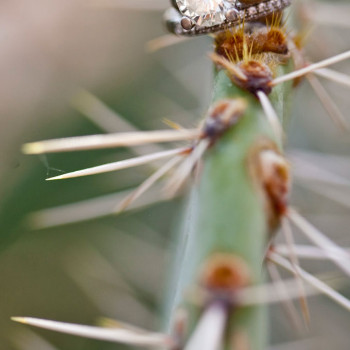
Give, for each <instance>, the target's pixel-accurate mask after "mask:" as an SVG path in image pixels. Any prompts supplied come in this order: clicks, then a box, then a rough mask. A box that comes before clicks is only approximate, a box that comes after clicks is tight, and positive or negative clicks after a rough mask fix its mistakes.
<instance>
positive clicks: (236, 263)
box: [200, 253, 252, 296]
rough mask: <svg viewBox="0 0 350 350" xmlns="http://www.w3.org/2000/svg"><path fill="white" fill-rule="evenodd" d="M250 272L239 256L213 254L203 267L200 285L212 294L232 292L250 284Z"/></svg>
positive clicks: (229, 293) (229, 294) (230, 293)
mask: <svg viewBox="0 0 350 350" xmlns="http://www.w3.org/2000/svg"><path fill="white" fill-rule="evenodd" d="M251 278H252V277H251V272H250V269H249V267H248V265H247V263H246V262H245V261H244V260H243V259H242V258H241V257H239V256H237V255H233V254H228V253H215V254H213V255H211V256H210V257H209V258H208V259H207V261H206V262H205V264H204V265H203V268H202V271H201V274H200V284H201V285H202V286H203V287H205V288H206V289H207V290H208V291H209V292H212V293H213V294H217V293H220V294H223V293H227V295H228V296H231V295H232V292H235V291H237V290H238V289H240V288H244V287H246V286H247V285H248V284H249V283H250V282H251Z"/></svg>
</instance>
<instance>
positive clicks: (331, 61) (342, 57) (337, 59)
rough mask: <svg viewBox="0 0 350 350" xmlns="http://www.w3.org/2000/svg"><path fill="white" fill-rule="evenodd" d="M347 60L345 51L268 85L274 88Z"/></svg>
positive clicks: (347, 55) (347, 52)
mask: <svg viewBox="0 0 350 350" xmlns="http://www.w3.org/2000/svg"><path fill="white" fill-rule="evenodd" d="M348 58H350V50H349V51H346V52H343V53H341V54H339V55H336V56H333V57H330V58H328V59H326V60H324V61H320V62H318V63H314V64H310V65H308V66H307V67H305V68H302V69H299V70H296V71H294V72H292V73H289V74H285V75H282V76H281V77H279V78H276V79H274V80H273V81H272V82H271V83H270V85H271V86H276V85H278V84H281V83H284V82H286V81H289V80H294V79H296V78H299V77H302V76H304V75H306V74H309V73H312V72H313V71H315V70H316V69H320V68H324V67H327V66H330V65H332V64H335V63H338V62H341V61H344V60H347V59H348Z"/></svg>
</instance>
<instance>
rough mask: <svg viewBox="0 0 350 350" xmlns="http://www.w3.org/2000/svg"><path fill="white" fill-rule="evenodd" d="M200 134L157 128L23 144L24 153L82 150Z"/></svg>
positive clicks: (183, 137)
mask: <svg viewBox="0 0 350 350" xmlns="http://www.w3.org/2000/svg"><path fill="white" fill-rule="evenodd" d="M199 136H200V131H199V130H198V129H190V130H159V131H140V132H127V133H115V134H107V135H88V136H78V137H68V138H62V139H53V140H47V141H39V142H33V143H27V144H24V145H23V147H22V151H23V153H25V154H42V153H53V152H68V151H82V150H90V149H103V148H116V147H130V146H137V145H144V144H148V143H159V142H173V141H186V140H193V139H195V138H197V137H199Z"/></svg>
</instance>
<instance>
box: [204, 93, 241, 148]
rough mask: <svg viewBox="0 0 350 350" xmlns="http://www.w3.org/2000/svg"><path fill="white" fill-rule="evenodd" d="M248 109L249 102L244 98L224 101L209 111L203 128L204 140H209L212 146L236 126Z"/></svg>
mask: <svg viewBox="0 0 350 350" xmlns="http://www.w3.org/2000/svg"><path fill="white" fill-rule="evenodd" d="M246 109H247V101H246V100H244V99H242V98H237V99H223V100H220V101H218V102H216V103H215V104H214V105H213V106H212V107H211V108H210V110H209V112H208V116H207V118H206V119H205V122H204V125H203V127H202V136H201V137H202V138H208V139H209V140H210V145H211V146H212V145H213V144H214V143H215V142H216V141H217V140H218V138H220V137H221V136H222V135H223V133H224V132H225V131H227V130H228V129H229V128H230V127H231V126H234V125H236V124H237V123H238V122H239V120H240V119H241V117H242V116H243V114H244V112H245V111H246Z"/></svg>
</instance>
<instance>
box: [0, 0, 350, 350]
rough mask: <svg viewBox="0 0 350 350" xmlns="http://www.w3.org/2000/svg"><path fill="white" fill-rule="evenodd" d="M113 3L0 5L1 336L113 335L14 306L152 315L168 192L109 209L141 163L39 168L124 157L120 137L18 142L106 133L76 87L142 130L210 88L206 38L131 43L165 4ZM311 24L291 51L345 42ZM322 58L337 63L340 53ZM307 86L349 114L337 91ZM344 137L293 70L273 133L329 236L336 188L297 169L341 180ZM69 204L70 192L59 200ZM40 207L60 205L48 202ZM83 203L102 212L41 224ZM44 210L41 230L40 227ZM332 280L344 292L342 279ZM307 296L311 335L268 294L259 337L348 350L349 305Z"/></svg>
mask: <svg viewBox="0 0 350 350" xmlns="http://www.w3.org/2000/svg"><path fill="white" fill-rule="evenodd" d="M125 3H126V1H118V0H115V1H113V0H111V1H104V2H103V1H78V0H75V1H72V0H70V1H68V0H45V1H44V0H32V1H30V2H28V1H24V0H11V1H4V2H2V3H1V4H0V33H1V34H0V76H1V85H0V122H1V131H0V132H1V137H0V150H1V151H0V193H1V196H0V230H1V236H0V248H1V251H0V278H1V281H2V283H1V287H0V349H17V350H29V349H31V350H33V349H35V350H50V349H62V350H63V349H67V350H68V349H75V350H83V349H84V350H88V349H118V348H122V347H121V346H119V345H116V344H109V343H103V342H98V341H93V340H87V339H82V338H77V337H73V336H66V335H61V334H55V333H52V332H47V331H37V330H32V329H29V327H25V326H22V325H18V324H14V323H12V322H11V321H10V319H9V318H10V317H11V316H17V315H19V316H35V317H42V318H48V319H55V320H61V321H67V322H77V323H86V324H93V323H95V322H96V320H97V319H98V318H99V317H101V316H105V317H110V318H116V319H120V320H123V321H126V322H130V323H133V324H135V325H138V326H142V327H145V328H148V329H159V327H160V321H159V320H160V315H161V309H162V302H163V299H164V294H165V290H166V282H167V280H168V278H169V276H168V274H169V271H170V270H169V266H170V263H171V256H172V254H173V252H174V248H175V245H176V232H175V231H176V227H177V225H178V220H179V218H180V217H181V210H182V209H181V208H182V206H181V204H182V201H181V199H178V200H174V201H171V202H161V203H156V204H154V205H150V206H147V207H146V208H142V210H141V209H140V210H134V211H130V212H127V213H124V214H122V215H120V216H118V217H117V216H115V215H108V213H110V212H111V211H112V209H113V208H114V207H115V205H116V204H117V199H116V198H117V197H116V196H117V195H116V194H117V193H118V191H122V190H125V189H129V188H132V187H134V186H135V185H137V184H138V183H140V182H141V181H142V180H143V179H144V178H145V177H146V176H148V175H149V174H150V173H151V171H152V169H151V168H150V167H147V166H145V167H140V168H136V169H133V170H132V171H120V172H118V173H109V174H104V175H96V176H91V177H87V178H78V179H72V180H64V181H57V182H46V181H45V178H47V177H49V176H55V175H59V174H60V173H62V172H67V171H73V170H78V169H81V168H84V167H89V166H94V165H99V164H103V163H106V162H110V161H115V160H118V159H124V158H126V157H129V156H132V155H133V153H132V152H131V151H130V150H127V149H120V150H118V151H115V150H107V151H85V152H75V153H64V154H51V155H48V156H43V157H38V156H24V155H22V154H21V151H20V147H21V145H22V144H23V143H24V142H29V141H37V140H41V139H48V138H53V137H66V136H75V135H85V134H93V133H101V132H106V131H110V132H115V131H118V127H117V119H116V117H115V116H114V115H113V114H112V113H109V112H108V111H107V110H106V109H104V108H103V107H102V106H101V105H99V102H96V100H94V97H91V99H92V100H89V101H94V105H93V106H91V105H90V106H89V105H87V104H84V106H85V108H86V110H87V114H89V115H88V116H87V115H84V114H86V113H82V110H81V109H82V108H80V110H78V109H77V108H76V105H77V102H76V101H77V96H80V97H81V96H82V95H81V94H85V92H84V91H85V89H86V90H87V91H89V92H90V93H92V94H93V95H94V96H96V97H97V98H98V99H100V101H102V102H103V103H104V104H105V106H108V107H109V108H110V110H112V111H114V112H116V113H118V114H119V115H121V116H123V117H124V118H125V119H126V120H128V121H129V122H130V123H131V124H133V125H134V126H135V127H136V128H139V129H142V130H153V129H164V128H167V126H166V125H164V121H163V120H164V118H167V119H170V120H173V121H175V122H178V123H179V124H181V125H182V126H184V127H193V126H194V125H196V124H197V123H198V121H199V120H200V118H201V116H202V115H203V113H204V112H205V110H206V109H207V108H208V103H209V102H208V101H210V95H211V78H212V68H211V64H210V62H209V59H208V58H207V54H206V53H207V52H208V51H209V50H210V48H211V40H210V38H196V39H191V40H186V41H183V42H181V43H177V44H176V45H173V46H170V47H167V48H164V49H161V50H159V51H157V52H149V51H148V50H147V49H146V43H147V42H149V41H150V40H153V39H155V38H157V37H160V36H162V35H164V34H166V33H165V31H164V29H163V27H162V25H161V18H162V12H163V10H164V9H165V8H166V7H167V6H168V4H167V1H165V0H164V1H160V0H158V1H157V0H143V1H142V0H138V1H137V0H132V1H131V0H130V1H128V2H127V4H125ZM312 29H313V30H312V34H311V35H310V36H309V37H308V45H307V49H306V52H307V55H308V57H310V58H311V59H312V60H314V61H316V60H319V59H322V58H325V57H328V56H330V55H333V54H336V53H338V52H342V51H344V50H347V49H349V47H350V28H346V26H343V27H335V26H333V25H327V26H321V25H314V26H313V27H312ZM336 69H337V70H339V71H341V72H344V73H349V74H350V64H349V63H343V64H339V65H337V67H336ZM322 83H324V86H325V87H326V88H327V90H328V91H329V93H330V94H331V96H332V97H333V98H334V101H335V102H336V104H337V105H338V107H339V108H340V110H341V111H342V112H343V113H344V115H345V116H346V117H347V119H348V120H349V116H348V111H349V110H350V99H349V91H350V90H349V89H346V88H344V87H341V86H339V85H336V84H334V83H331V82H326V81H324V80H322ZM82 89H84V90H82ZM82 91H83V92H82ZM83 96H86V95H83ZM88 96H90V95H88ZM72 101H73V103H72ZM74 101H75V103H74ZM96 108H97V109H96ZM349 142H350V137H349V136H348V135H346V134H341V133H339V131H337V130H336V128H335V127H334V126H333V125H332V123H331V121H330V119H329V118H327V115H326V112H325V111H324V109H323V108H322V107H321V105H320V102H319V100H317V98H316V97H315V95H314V93H313V92H312V91H311V89H310V87H309V86H308V84H307V83H306V82H305V83H303V84H302V86H301V87H300V88H299V89H298V91H297V92H296V96H295V99H294V103H293V108H292V116H291V121H290V127H289V136H288V151H289V153H290V155H291V160H292V161H293V160H296V161H298V165H299V168H298V169H299V171H298V172H297V173H296V184H295V187H294V190H293V198H292V203H293V204H294V205H295V206H297V207H298V208H300V209H301V210H302V212H303V214H304V215H306V216H307V217H308V218H309V219H310V220H311V221H312V222H313V223H315V224H316V225H317V226H318V227H319V228H321V229H322V230H323V231H324V232H326V233H327V234H328V235H329V236H330V237H332V239H334V240H335V241H336V242H338V243H340V244H341V245H342V246H347V245H350V239H349V237H348V231H349V229H348V228H349V225H350V219H349V215H348V210H349V207H350V187H349V185H346V184H345V185H337V186H329V185H327V186H325V185H324V182H322V181H321V180H320V179H319V181H315V180H311V181H310V179H308V178H307V177H308V176H311V175H312V174H313V175H314V176H316V175H317V176H319V177H320V174H321V171H318V170H317V169H318V167H319V168H323V169H326V170H327V171H328V172H331V173H334V174H337V176H341V177H342V178H344V179H348V178H349V175H350V163H349V158H348V151H349V146H350V143H349ZM300 162H304V163H303V164H301V165H300ZM305 164H307V165H312V166H314V167H316V170H315V169H311V170H310V169H308V168H306V167H305ZM312 170H314V173H313V171H312ZM302 175H304V176H302ZM329 197H331V198H332V199H329ZM91 199H95V200H93V201H88V200H91ZM71 203H79V204H73V205H72V206H70V207H62V206H65V205H67V204H71ZM54 207H60V209H59V210H55V211H53V212H52V211H51V212H50V211H48V210H47V209H49V208H54ZM42 210H45V211H44V212H42ZM33 212H36V213H37V212H40V215H41V216H38V214H36V215H35V216H34V215H33V214H31V213H33ZM43 215H44V216H43ZM93 215H95V216H101V217H99V218H94V219H90V220H81V222H75V223H71V224H65V225H56V224H57V223H60V222H61V223H62V222H63V221H65V220H68V221H69V220H71V221H80V220H79V217H81V218H85V219H88V218H91V217H92V216H93ZM44 219H45V220H48V221H47V222H46V225H49V226H50V224H51V226H52V227H47V228H42V227H40V226H45V222H44V221H43V220H44ZM62 220H63V221H62ZM55 223H56V224H55ZM297 238H298V242H301V243H303V242H304V241H303V240H302V239H301V238H300V237H299V236H297ZM303 266H304V267H305V268H306V269H308V270H309V271H312V272H314V273H323V272H328V271H334V270H335V267H334V266H333V265H331V264H328V263H319V262H313V263H308V262H306V263H304V262H303ZM342 293H344V294H347V295H348V296H350V290H349V289H346V288H344V289H342ZM310 308H311V318H312V323H311V327H310V333H307V332H302V334H296V332H295V330H293V329H292V328H291V325H290V323H289V321H288V318H287V317H285V315H284V313H283V311H282V309H281V308H280V307H273V308H272V312H271V327H270V328H271V343H272V344H279V343H284V342H294V341H300V340H301V343H299V342H298V343H291V344H290V345H288V346H289V347H287V346H286V347H285V348H286V349H294V348H298V349H316V348H319V347H320V344H322V348H328V347H330V346H332V347H333V348H335V349H344V350H345V349H348V342H349V334H348V326H349V320H350V315H349V314H348V313H347V312H346V311H344V310H342V309H341V308H340V307H338V306H336V305H335V304H333V303H331V302H330V301H328V300H327V299H326V298H323V297H317V298H313V299H311V300H310ZM39 336H40V337H39ZM303 339H304V340H303ZM305 339H307V340H305ZM283 349H284V348H283Z"/></svg>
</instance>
